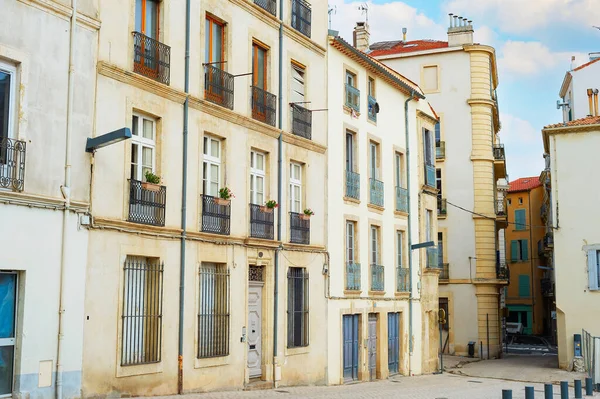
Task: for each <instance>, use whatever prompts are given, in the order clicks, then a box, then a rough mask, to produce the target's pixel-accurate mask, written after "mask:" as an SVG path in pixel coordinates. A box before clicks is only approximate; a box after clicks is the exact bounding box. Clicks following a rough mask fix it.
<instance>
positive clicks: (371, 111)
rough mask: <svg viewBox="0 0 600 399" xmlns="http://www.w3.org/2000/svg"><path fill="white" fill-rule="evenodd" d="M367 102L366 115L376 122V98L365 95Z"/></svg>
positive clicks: (377, 106)
mask: <svg viewBox="0 0 600 399" xmlns="http://www.w3.org/2000/svg"><path fill="white" fill-rule="evenodd" d="M367 102H368V105H369V109H368V111H369V112H368V116H369V120H370V121H372V122H377V113H378V112H379V104H377V100H376V99H375V97H372V96H369V97H367Z"/></svg>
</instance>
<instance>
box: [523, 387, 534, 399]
mask: <svg viewBox="0 0 600 399" xmlns="http://www.w3.org/2000/svg"><path fill="white" fill-rule="evenodd" d="M534 395H535V393H534V392H533V387H525V399H534Z"/></svg>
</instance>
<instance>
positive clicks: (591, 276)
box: [588, 249, 598, 291]
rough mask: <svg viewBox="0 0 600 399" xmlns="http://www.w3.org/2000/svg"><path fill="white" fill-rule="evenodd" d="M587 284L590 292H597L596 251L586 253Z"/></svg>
mask: <svg viewBox="0 0 600 399" xmlns="http://www.w3.org/2000/svg"><path fill="white" fill-rule="evenodd" d="M588 280H589V282H588V284H589V288H590V291H597V290H598V257H597V255H596V250H595V249H592V250H589V251H588Z"/></svg>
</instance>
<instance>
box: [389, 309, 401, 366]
mask: <svg viewBox="0 0 600 399" xmlns="http://www.w3.org/2000/svg"><path fill="white" fill-rule="evenodd" d="M399 356H400V313H388V371H389V373H390V375H392V374H398V373H399V371H400V367H399Z"/></svg>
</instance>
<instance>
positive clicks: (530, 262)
mask: <svg viewBox="0 0 600 399" xmlns="http://www.w3.org/2000/svg"><path fill="white" fill-rule="evenodd" d="M527 195H528V200H529V242H530V243H531V255H530V256H529V265H530V266H531V324H532V325H531V329H532V331H533V326H534V325H535V324H536V323H535V270H534V268H533V263H534V262H533V251H534V249H533V248H534V247H533V214H532V213H531V190H529V191H528V192H527ZM543 240H544V239H543V238H542V245H543V243H544V241H543ZM538 256H539V254H538Z"/></svg>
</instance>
